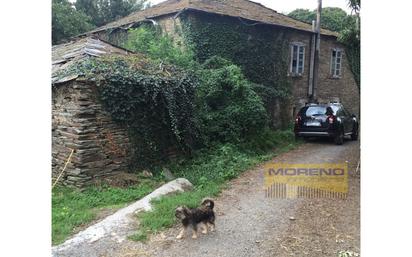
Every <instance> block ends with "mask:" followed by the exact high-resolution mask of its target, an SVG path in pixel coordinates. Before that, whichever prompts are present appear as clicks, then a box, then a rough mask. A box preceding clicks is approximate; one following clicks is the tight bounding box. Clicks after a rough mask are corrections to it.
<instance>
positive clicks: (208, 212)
mask: <svg viewBox="0 0 412 257" xmlns="http://www.w3.org/2000/svg"><path fill="white" fill-rule="evenodd" d="M214 206H215V202H214V201H213V200H212V199H209V198H205V199H203V201H202V203H201V204H200V207H199V208H187V207H186V206H179V207H177V208H176V213H175V215H176V217H177V218H178V219H180V220H181V222H182V225H183V229H182V230H181V231H180V233H179V235H178V236H177V237H176V238H177V239H181V238H183V237H184V236H185V234H186V231H187V228H188V227H191V228H192V231H193V232H192V238H197V226H198V225H199V224H200V223H201V224H202V225H203V229H202V233H203V234H207V227H208V226H210V231H214V230H215V212H214V211H213V207H214Z"/></svg>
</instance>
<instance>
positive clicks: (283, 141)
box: [130, 131, 299, 241]
mask: <svg viewBox="0 0 412 257" xmlns="http://www.w3.org/2000/svg"><path fill="white" fill-rule="evenodd" d="M297 144H299V143H298V142H295V140H294V137H293V134H292V133H291V132H290V131H280V132H279V131H278V132H269V131H268V132H266V133H265V134H263V135H260V137H259V138H254V139H252V140H250V141H248V143H243V144H240V145H232V144H224V145H220V146H216V147H214V148H212V149H209V150H207V151H201V152H199V153H197V155H196V156H195V157H194V158H193V159H191V160H185V161H183V162H180V163H179V162H176V163H174V164H172V165H171V166H170V169H171V170H173V171H174V172H175V174H176V175H177V176H178V177H185V178H187V179H188V180H189V181H191V182H192V183H193V185H194V186H195V189H194V190H193V191H189V192H185V193H181V194H177V195H173V196H167V197H162V198H161V199H159V200H155V201H153V202H152V204H153V211H150V212H144V213H140V214H139V215H138V217H139V221H140V227H139V230H138V231H137V232H136V234H135V235H133V236H131V237H130V239H132V240H138V241H139V240H146V239H147V238H148V235H149V234H151V233H155V232H158V231H160V230H162V229H165V228H168V227H171V226H173V224H174V223H175V222H176V219H175V216H174V211H175V208H176V207H177V206H179V205H186V206H188V207H196V206H198V204H199V202H200V201H201V199H202V198H204V197H213V196H217V195H218V194H219V193H220V191H221V190H222V188H223V187H224V186H225V184H226V183H225V182H226V181H227V180H230V179H233V178H235V177H237V176H238V175H239V174H240V173H242V172H244V171H246V170H248V169H250V168H252V167H254V166H255V165H257V164H258V163H261V162H263V161H266V160H269V159H271V158H272V157H274V156H276V155H277V154H279V153H282V152H285V151H288V150H290V149H292V148H294V147H295V146H296V145H297Z"/></svg>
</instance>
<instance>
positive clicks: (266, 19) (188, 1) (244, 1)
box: [82, 0, 337, 37]
mask: <svg viewBox="0 0 412 257" xmlns="http://www.w3.org/2000/svg"><path fill="white" fill-rule="evenodd" d="M219 3H220V4H219ZM185 9H193V10H198V11H204V12H208V13H215V14H220V15H227V16H232V17H240V18H243V19H249V20H253V21H258V22H263V23H267V24H271V25H276V26H281V27H287V28H290V29H295V30H300V31H305V32H313V30H312V26H311V24H310V23H306V22H303V21H300V20H297V19H294V18H292V17H289V16H287V15H286V14H283V13H279V12H277V11H276V10H273V9H271V8H269V7H267V6H265V5H263V4H261V3H257V2H254V1H252V0H167V1H164V2H161V3H158V4H156V5H153V6H151V7H149V8H146V9H144V10H140V11H136V12H132V13H131V14H129V15H128V16H125V17H123V18H120V19H118V20H115V21H112V22H110V23H107V24H105V25H103V26H101V27H99V28H96V29H94V30H92V31H89V32H86V33H83V34H82V35H90V34H94V33H97V32H100V31H105V30H111V29H117V28H125V26H126V27H127V26H128V25H131V24H136V23H139V22H143V21H144V20H146V19H152V18H156V17H159V16H163V15H169V14H173V13H179V12H181V11H183V10H185ZM321 33H322V34H323V35H327V36H334V37H337V33H336V32H334V31H331V30H328V29H324V28H322V30H321Z"/></svg>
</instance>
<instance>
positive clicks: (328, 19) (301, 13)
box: [288, 7, 353, 32]
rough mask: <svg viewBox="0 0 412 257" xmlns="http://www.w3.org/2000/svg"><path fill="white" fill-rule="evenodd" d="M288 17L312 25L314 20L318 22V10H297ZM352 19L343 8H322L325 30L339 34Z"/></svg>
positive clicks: (322, 22) (322, 24)
mask: <svg viewBox="0 0 412 257" xmlns="http://www.w3.org/2000/svg"><path fill="white" fill-rule="evenodd" d="M288 16H290V17H292V18H294V19H297V20H300V21H303V22H306V23H312V20H316V10H313V11H310V10H308V9H296V10H294V11H292V12H290V13H289V14H288ZM350 19H353V17H352V16H351V15H348V14H347V13H346V12H345V11H344V10H342V9H341V8H337V7H325V8H322V16H321V26H322V27H323V28H326V29H330V30H333V31H337V32H339V31H341V30H342V29H343V28H344V27H345V24H346V23H347V22H348V20H350Z"/></svg>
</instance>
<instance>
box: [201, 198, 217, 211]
mask: <svg viewBox="0 0 412 257" xmlns="http://www.w3.org/2000/svg"><path fill="white" fill-rule="evenodd" d="M201 205H202V206H206V207H208V208H210V209H213V207H215V202H214V201H213V199H211V198H204V199H203V200H202V203H201Z"/></svg>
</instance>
